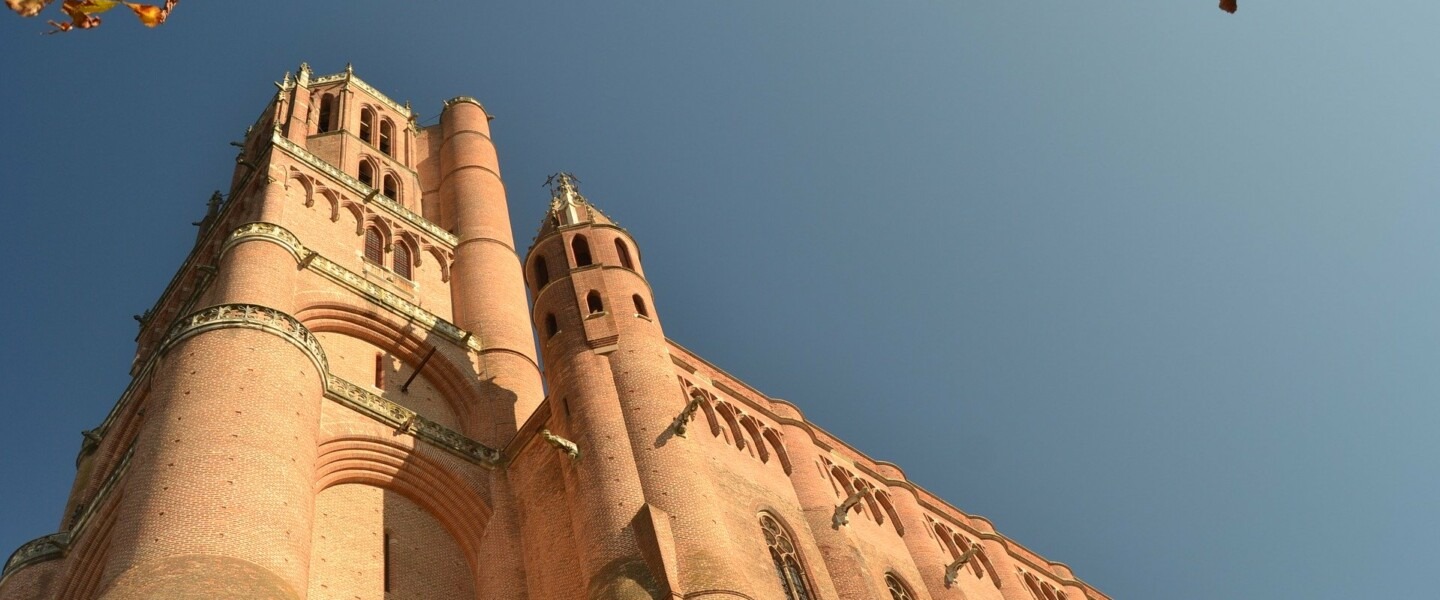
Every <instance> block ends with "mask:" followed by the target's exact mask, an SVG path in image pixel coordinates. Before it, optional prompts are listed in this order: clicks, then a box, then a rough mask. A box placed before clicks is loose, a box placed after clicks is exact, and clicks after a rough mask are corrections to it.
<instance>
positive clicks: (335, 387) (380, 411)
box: [325, 375, 503, 467]
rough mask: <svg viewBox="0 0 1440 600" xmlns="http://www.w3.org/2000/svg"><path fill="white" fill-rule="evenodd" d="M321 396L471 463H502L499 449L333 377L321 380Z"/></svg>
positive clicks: (491, 464)
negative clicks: (323, 395) (322, 383)
mask: <svg viewBox="0 0 1440 600" xmlns="http://www.w3.org/2000/svg"><path fill="white" fill-rule="evenodd" d="M325 395H327V396H329V397H330V398H331V399H333V400H335V401H337V402H339V403H341V404H344V405H345V406H348V407H350V408H352V409H355V410H356V411H357V412H360V413H363V414H365V415H368V416H370V417H371V418H373V419H375V420H377V421H380V422H381V423H385V424H387V425H390V426H392V427H394V428H395V429H396V430H397V431H401V432H404V433H409V434H410V435H413V436H415V437H416V438H419V439H421V440H424V441H426V442H429V443H431V444H434V445H436V446H439V447H441V448H444V449H445V450H449V451H451V452H453V453H455V454H457V455H459V456H460V457H461V458H464V459H466V460H469V461H471V462H474V463H477V464H480V465H482V466H486V467H495V466H497V465H499V464H500V462H501V461H502V458H503V457H502V456H501V454H500V451H499V450H494V449H491V448H489V447H486V446H485V445H483V444H481V443H480V442H477V441H475V440H472V439H470V438H467V437H465V436H463V435H460V434H459V433H458V432H456V431H455V430H452V429H450V428H448V427H445V426H444V425H441V424H439V423H436V422H434V421H431V420H430V419H427V418H425V417H422V416H420V415H419V414H418V413H416V412H415V411H413V410H410V409H408V408H405V407H403V406H400V405H399V404H396V403H394V402H391V401H390V400H386V399H385V398H383V397H381V396H379V395H377V394H374V393H371V392H370V391H369V390H366V389H365V388H362V387H360V386H358V385H355V384H353V383H350V382H349V381H345V380H344V379H341V378H339V377H337V376H335V375H329V376H327V377H326V378H325Z"/></svg>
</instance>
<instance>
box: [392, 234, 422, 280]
mask: <svg viewBox="0 0 1440 600" xmlns="http://www.w3.org/2000/svg"><path fill="white" fill-rule="evenodd" d="M394 254H395V256H394V257H392V258H393V260H394V266H393V267H392V268H391V270H393V271H394V272H395V274H396V275H399V276H401V277H404V278H405V279H414V278H415V276H414V275H415V273H414V267H415V265H414V264H413V263H414V262H415V259H414V258H411V256H412V255H414V253H412V252H411V251H410V242H407V241H405V240H404V239H400V240H397V241H396V242H395V252H394ZM414 256H417V257H418V255H414Z"/></svg>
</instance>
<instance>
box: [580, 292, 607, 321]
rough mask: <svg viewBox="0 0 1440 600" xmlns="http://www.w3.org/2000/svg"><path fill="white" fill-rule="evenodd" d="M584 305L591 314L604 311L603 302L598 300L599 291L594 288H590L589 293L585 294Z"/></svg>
mask: <svg viewBox="0 0 1440 600" xmlns="http://www.w3.org/2000/svg"><path fill="white" fill-rule="evenodd" d="M585 306H586V308H589V309H590V314H592V315H594V314H599V313H603V312H605V303H604V302H602V301H601V300H600V292H597V291H595V290H590V293H589V294H588V295H586V296H585Z"/></svg>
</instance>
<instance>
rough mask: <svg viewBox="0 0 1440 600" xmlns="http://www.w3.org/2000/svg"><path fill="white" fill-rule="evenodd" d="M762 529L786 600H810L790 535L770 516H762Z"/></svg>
mask: <svg viewBox="0 0 1440 600" xmlns="http://www.w3.org/2000/svg"><path fill="white" fill-rule="evenodd" d="M760 529H761V530H762V531H764V532H765V544H766V545H767V546H769V549H770V560H771V561H772V562H774V563H775V574H776V575H777V576H779V577H780V588H781V589H783V590H785V600H810V598H811V596H810V587H809V586H808V585H807V584H806V583H805V574H804V570H803V569H801V568H800V554H799V551H797V550H796V549H795V543H794V542H792V541H791V540H790V533H789V532H787V531H786V530H785V528H784V527H781V526H780V523H779V522H778V521H776V520H775V518H774V517H771V516H770V515H768V514H762V515H760Z"/></svg>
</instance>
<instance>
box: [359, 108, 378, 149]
mask: <svg viewBox="0 0 1440 600" xmlns="http://www.w3.org/2000/svg"><path fill="white" fill-rule="evenodd" d="M374 120H375V111H373V110H370V109H368V108H362V109H360V141H362V142H365V143H367V144H373V143H375V140H374V137H373V136H372V135H371V133H372V132H371V131H370V128H371V127H373V125H371V124H370V123H371V121H374Z"/></svg>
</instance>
